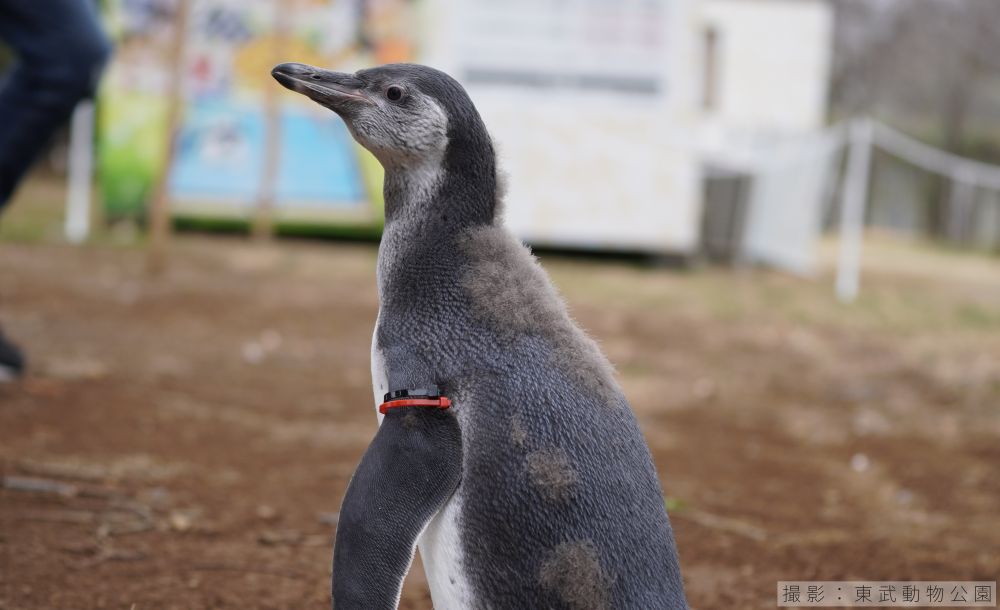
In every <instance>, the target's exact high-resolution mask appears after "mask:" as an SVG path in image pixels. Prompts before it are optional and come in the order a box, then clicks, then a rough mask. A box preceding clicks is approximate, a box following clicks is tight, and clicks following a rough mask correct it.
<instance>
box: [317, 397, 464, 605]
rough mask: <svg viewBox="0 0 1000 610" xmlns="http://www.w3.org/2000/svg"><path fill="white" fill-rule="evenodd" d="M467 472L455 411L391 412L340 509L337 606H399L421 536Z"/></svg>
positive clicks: (335, 578)
mask: <svg viewBox="0 0 1000 610" xmlns="http://www.w3.org/2000/svg"><path fill="white" fill-rule="evenodd" d="M461 475H462V438H461V432H460V430H459V427H458V421H457V420H456V419H455V416H454V414H453V413H452V412H451V411H450V410H439V409H428V408H423V407H401V408H395V409H390V410H389V411H388V412H387V413H386V415H385V418H384V419H383V421H382V425H381V426H380V427H379V430H378V433H377V434H376V435H375V438H374V440H372V443H371V445H369V446H368V450H367V451H365V455H364V457H362V458H361V464H360V465H359V466H358V469H357V470H356V471H355V472H354V476H353V477H352V478H351V482H350V484H349V485H348V486H347V494H346V495H345V496H344V502H343V504H342V506H341V509H340V520H339V522H338V524H337V540H336V543H335V545H334V551H333V606H334V608H336V609H337V610H354V609H355V608H358V609H361V608H363V609H365V610H371V609H381V608H395V607H396V605H397V604H398V602H399V595H400V592H401V590H402V587H403V578H404V577H405V576H406V573H407V572H408V571H409V568H410V563H411V562H412V561H413V553H414V550H415V549H416V544H417V538H418V537H419V536H420V533H421V532H422V531H423V529H424V527H425V526H426V525H427V523H428V522H429V521H430V520H431V518H433V517H434V515H435V514H436V513H437V512H438V510H440V508H441V507H442V506H444V504H445V502H447V501H448V499H449V498H450V497H451V495H452V494H453V493H454V492H455V490H456V489H457V488H458V484H459V481H460V479H461Z"/></svg>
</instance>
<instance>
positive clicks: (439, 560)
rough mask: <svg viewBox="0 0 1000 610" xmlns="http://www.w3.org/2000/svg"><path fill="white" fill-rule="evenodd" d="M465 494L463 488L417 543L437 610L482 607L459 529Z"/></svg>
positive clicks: (425, 530)
mask: <svg viewBox="0 0 1000 610" xmlns="http://www.w3.org/2000/svg"><path fill="white" fill-rule="evenodd" d="M461 494H462V490H461V488H459V489H458V491H456V492H455V495H454V496H452V498H451V500H449V501H448V503H447V504H445V505H444V507H443V508H442V509H441V510H440V511H439V512H438V514H437V515H435V516H434V518H433V519H431V522H430V523H428V524H427V527H426V528H425V529H424V532H423V534H422V535H421V536H420V540H419V541H418V542H417V548H419V549H420V559H421V560H422V561H423V562H424V573H426V575H427V585H428V586H429V587H430V590H431V600H432V601H433V603H434V610H468V609H469V608H477V607H478V605H477V603H476V600H475V599H474V596H473V594H472V588H471V586H470V585H469V579H468V577H467V576H466V573H465V565H464V562H463V559H462V540H461V534H460V532H459V529H458V517H459V515H460V514H461V508H462V497H461Z"/></svg>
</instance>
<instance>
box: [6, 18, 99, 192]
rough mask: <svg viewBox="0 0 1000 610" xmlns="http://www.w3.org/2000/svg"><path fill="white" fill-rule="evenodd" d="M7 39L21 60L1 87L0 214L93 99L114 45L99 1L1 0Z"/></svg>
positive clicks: (18, 59) (18, 60)
mask: <svg viewBox="0 0 1000 610" xmlns="http://www.w3.org/2000/svg"><path fill="white" fill-rule="evenodd" d="M0 40H2V41H3V42H5V43H7V45H8V46H10V47H11V49H13V51H14V53H15V54H16V56H17V61H16V63H15V64H14V67H13V69H12V70H11V71H10V72H9V73H8V74H7V75H6V79H5V80H4V81H3V82H2V83H0V210H3V207H4V206H5V205H6V203H7V202H8V201H9V200H10V198H11V196H13V194H14V189H15V188H16V187H17V184H18V182H20V181H21V178H22V177H23V176H24V175H25V174H26V173H27V172H28V169H29V168H30V167H31V164H32V163H33V162H34V160H35V159H36V158H37V157H38V156H39V154H40V153H41V152H42V151H43V150H44V149H45V147H46V146H47V145H48V143H49V140H50V139H51V137H52V134H53V133H55V131H56V130H57V129H58V128H59V127H61V126H62V125H63V124H65V122H66V120H67V119H68V118H69V116H70V114H72V112H73V108H74V107H75V106H76V104H77V102H79V101H80V100H82V99H84V98H86V97H88V96H90V95H93V93H94V91H95V89H96V85H97V79H98V77H99V76H100V72H101V69H102V68H103V67H104V64H105V62H106V61H107V59H108V56H109V55H110V53H111V43H110V41H109V40H108V38H107V36H106V35H105V34H104V31H103V30H102V29H101V25H100V22H99V20H98V14H97V7H96V5H95V3H94V2H93V1H92V0H0Z"/></svg>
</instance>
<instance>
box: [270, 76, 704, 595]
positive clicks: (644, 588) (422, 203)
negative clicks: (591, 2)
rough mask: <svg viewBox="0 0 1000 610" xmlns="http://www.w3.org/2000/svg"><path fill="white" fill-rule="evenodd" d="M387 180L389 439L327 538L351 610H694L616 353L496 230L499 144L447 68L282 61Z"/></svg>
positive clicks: (384, 263) (295, 83) (359, 474)
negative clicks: (415, 583)
mask: <svg viewBox="0 0 1000 610" xmlns="http://www.w3.org/2000/svg"><path fill="white" fill-rule="evenodd" d="M272 75H273V76H274V78H275V79H276V80H277V81H278V82H279V83H280V84H281V85H283V86H285V87H286V88H288V89H291V90H292V91H296V92H298V93H301V94H303V95H305V96H307V97H308V98H310V99H311V100H313V101H315V102H317V103H318V104H320V105H322V106H324V107H326V108H328V109H330V110H332V111H333V112H335V113H336V114H338V115H339V116H340V117H341V118H342V119H343V120H344V122H345V123H346V125H347V127H348V129H349V130H350V132H351V134H352V136H353V137H354V138H355V139H356V140H357V141H358V143H360V144H361V145H362V146H363V147H365V148H366V149H368V150H369V151H370V152H371V153H372V154H373V155H374V156H375V157H376V158H377V159H378V161H379V162H380V163H381V164H382V166H383V167H384V168H385V180H384V185H383V188H384V200H385V227H384V232H383V236H382V240H381V243H380V245H379V252H378V262H377V269H376V276H377V284H378V297H379V312H378V317H377V320H376V324H375V330H374V335H373V339H372V380H373V388H374V394H375V404H376V407H377V411H378V412H379V428H378V431H377V432H376V434H375V437H374V438H373V440H372V442H371V444H370V445H369V447H368V448H367V450H366V451H365V453H364V456H363V457H362V459H361V462H360V464H359V465H358V467H357V470H356V471H355V472H354V475H353V477H352V479H351V481H350V483H349V485H348V489H347V491H346V494H345V496H344V500H343V503H342V507H341V512H340V521H339V524H338V529H337V534H336V538H335V541H334V553H333V554H334V557H333V577H332V581H333V582H332V598H333V607H334V608H337V609H339V610H353V609H361V608H364V609H372V608H376V609H378V608H396V607H397V606H398V603H399V598H400V593H401V590H402V585H403V579H404V577H405V576H406V573H407V571H408V570H409V568H410V565H411V562H412V560H413V557H414V553H415V552H416V550H417V549H418V548H419V550H420V554H421V558H422V560H423V563H424V566H425V570H426V573H427V582H428V585H429V587H430V592H431V598H432V601H433V604H434V607H435V608H437V609H438V610H467V609H508V608H509V609H540V608H560V609H562V608H565V609H572V610H600V609H616V610H617V609H632V608H634V609H641V610H651V609H670V610H676V609H682V608H686V607H687V603H686V600H685V596H684V589H683V585H682V580H681V571H680V565H679V560H678V555H677V549H676V545H675V542H674V537H673V533H672V530H671V527H670V521H669V519H668V516H667V512H666V509H665V505H664V496H663V492H662V490H661V488H660V484H659V479H658V476H657V472H656V469H655V467H654V464H653V460H652V457H651V455H650V452H649V448H648V446H647V445H646V442H645V440H644V438H643V436H642V433H641V431H640V429H639V426H638V423H637V421H636V418H635V416H634V414H633V412H632V410H631V408H630V407H629V404H628V402H627V401H626V399H625V396H624V395H623V393H622V390H621V388H620V387H619V385H618V384H617V382H616V381H615V377H614V373H613V370H612V367H611V365H610V364H609V362H608V360H607V359H606V358H605V357H604V355H603V354H602V353H601V351H600V349H599V348H598V347H597V345H596V343H595V342H594V341H593V340H591V339H590V338H589V337H588V336H587V335H586V334H585V333H584V332H583V331H582V330H581V329H580V328H579V327H578V326H577V325H576V324H575V323H574V321H573V320H572V318H571V317H570V315H569V313H568V312H567V308H566V305H565V304H564V302H563V301H562V299H561V297H560V296H559V295H558V293H557V292H556V290H555V288H554V287H553V285H552V283H551V281H550V280H549V278H548V276H547V275H546V273H545V272H544V271H543V269H542V268H541V266H540V265H539V264H538V262H537V260H536V259H535V258H534V257H533V256H532V254H531V253H530V251H529V250H528V249H527V247H526V246H525V245H524V244H522V243H521V242H520V241H519V240H518V239H516V238H515V237H514V236H513V235H512V234H511V233H510V232H509V231H508V230H507V229H506V228H505V227H504V225H503V222H502V209H501V208H502V198H503V185H502V180H501V179H500V178H498V172H497V159H496V153H495V150H494V146H493V142H492V140H491V138H490V136H489V134H488V132H487V130H486V127H485V125H484V122H483V120H482V118H481V117H480V115H479V113H478V111H477V110H476V107H475V106H474V104H473V102H472V100H471V99H470V97H469V95H468V94H467V93H466V91H465V90H464V89H463V88H462V86H461V85H460V84H459V83H458V82H457V81H456V80H454V79H453V78H451V77H450V76H448V75H447V74H445V73H443V72H441V71H438V70H436V69H433V68H430V67H426V66H420V65H414V64H391V65H385V66H380V67H376V68H371V69H365V70H361V71H358V72H356V73H354V74H345V73H338V72H332V71H329V70H325V69H321V68H317V67H313V66H308V65H304V64H298V63H286V64H281V65H278V66H276V67H275V68H274V69H273V71H272Z"/></svg>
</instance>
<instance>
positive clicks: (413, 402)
mask: <svg viewBox="0 0 1000 610" xmlns="http://www.w3.org/2000/svg"><path fill="white" fill-rule="evenodd" d="M450 406H451V400H449V399H448V397H446V396H439V397H437V398H397V399H395V400H388V401H386V402H383V403H382V404H380V405H379V407H378V412H379V413H381V414H382V415H385V412H386V411H388V410H389V409H398V408H400V407H433V408H435V409H447V408H448V407H450Z"/></svg>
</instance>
